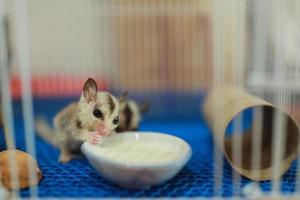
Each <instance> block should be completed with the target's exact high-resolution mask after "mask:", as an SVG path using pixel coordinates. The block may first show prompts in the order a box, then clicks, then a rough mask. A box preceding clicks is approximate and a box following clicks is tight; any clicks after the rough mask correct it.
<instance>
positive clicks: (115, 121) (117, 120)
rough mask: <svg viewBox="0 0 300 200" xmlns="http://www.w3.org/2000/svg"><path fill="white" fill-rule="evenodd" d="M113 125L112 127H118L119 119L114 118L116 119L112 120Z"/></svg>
mask: <svg viewBox="0 0 300 200" xmlns="http://www.w3.org/2000/svg"><path fill="white" fill-rule="evenodd" d="M113 123H114V125H118V124H119V117H116V118H115V119H114V120H113Z"/></svg>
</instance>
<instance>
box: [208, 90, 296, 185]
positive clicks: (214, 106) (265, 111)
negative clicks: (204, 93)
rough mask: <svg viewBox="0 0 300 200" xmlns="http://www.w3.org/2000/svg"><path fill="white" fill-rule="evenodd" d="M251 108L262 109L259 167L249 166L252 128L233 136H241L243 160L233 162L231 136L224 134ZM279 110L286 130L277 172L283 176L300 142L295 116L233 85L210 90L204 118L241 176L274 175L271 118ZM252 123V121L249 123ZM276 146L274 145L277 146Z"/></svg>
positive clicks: (260, 177) (294, 156) (264, 178)
mask: <svg viewBox="0 0 300 200" xmlns="http://www.w3.org/2000/svg"><path fill="white" fill-rule="evenodd" d="M249 108H252V109H254V111H255V109H261V111H262V131H261V132H262V133H261V141H262V146H261V151H260V155H261V162H260V163H259V166H260V167H259V168H256V169H252V166H253V165H252V164H253V163H252V158H253V157H252V152H253V151H252V143H253V140H254V137H253V132H254V131H253V129H254V128H253V127H251V128H250V129H249V130H246V131H245V133H242V134H234V136H235V137H241V141H242V145H243V146H242V149H241V151H242V152H241V155H242V159H241V161H240V162H235V160H234V159H233V156H232V147H233V144H232V141H233V140H232V137H228V136H226V130H227V127H228V125H229V124H230V123H231V122H232V121H233V120H234V118H236V117H237V116H238V114H240V113H242V112H243V111H245V110H246V109H249ZM277 112H278V113H280V115H281V116H282V117H283V119H284V120H286V126H285V130H283V131H282V133H286V140H285V143H284V144H283V145H282V146H283V149H284V153H282V154H283V159H282V160H281V162H280V174H278V176H281V175H283V174H284V173H285V172H286V171H287V170H288V169H289V168H290V165H291V163H292V161H293V160H295V159H296V157H297V152H298V144H299V128H298V125H297V123H296V122H295V121H294V119H293V118H292V117H291V116H290V115H289V114H287V113H286V112H284V111H283V110H281V109H280V108H278V107H276V106H274V105H272V104H270V103H268V102H266V101H264V100H262V99H260V98H258V97H255V96H253V95H250V94H248V93H246V92H243V91H241V90H239V89H237V88H235V87H222V88H217V89H215V90H213V91H212V92H210V94H209V95H208V97H207V98H206V101H205V104H204V113H205V117H206V119H207V121H208V123H209V125H210V126H211V128H212V129H213V131H212V132H213V135H214V137H215V141H216V142H217V145H218V146H219V147H220V149H221V151H222V152H223V153H224V155H225V157H226V159H227V160H228V162H229V163H230V164H231V166H232V167H233V168H234V169H235V170H236V171H237V172H239V173H240V174H242V175H243V176H245V177H247V178H250V179H252V180H256V181H261V180H270V179H272V178H277V177H273V176H272V175H273V168H274V166H273V165H272V164H273V163H272V156H273V155H272V150H273V144H272V143H273V142H272V140H273V139H272V138H273V137H274V132H275V130H273V127H274V126H273V121H274V120H273V118H274V117H275V116H276V114H275V113H277ZM252 126H253V124H252ZM276 148H277V147H276Z"/></svg>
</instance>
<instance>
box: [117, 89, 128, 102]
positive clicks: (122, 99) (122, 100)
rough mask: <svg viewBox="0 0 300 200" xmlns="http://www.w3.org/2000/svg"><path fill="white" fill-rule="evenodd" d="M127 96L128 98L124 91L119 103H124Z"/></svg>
mask: <svg viewBox="0 0 300 200" xmlns="http://www.w3.org/2000/svg"><path fill="white" fill-rule="evenodd" d="M127 96H128V92H127V91H126V92H124V93H123V94H122V96H120V97H119V102H120V103H124V102H125V101H126V99H127Z"/></svg>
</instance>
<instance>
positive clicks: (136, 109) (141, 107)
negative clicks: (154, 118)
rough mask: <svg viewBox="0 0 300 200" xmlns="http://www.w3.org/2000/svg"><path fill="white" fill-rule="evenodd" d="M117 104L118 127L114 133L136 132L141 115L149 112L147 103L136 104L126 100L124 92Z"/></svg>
mask: <svg viewBox="0 0 300 200" xmlns="http://www.w3.org/2000/svg"><path fill="white" fill-rule="evenodd" d="M119 104H120V111H119V112H120V114H119V126H118V127H117V129H116V132H118V133H120V132H125V131H137V130H138V128H139V125H140V122H141V119H142V114H143V113H145V112H147V111H148V110H149V105H148V103H143V104H138V103H137V102H136V101H134V100H132V99H127V92H126V93H124V94H123V95H122V97H120V98H119Z"/></svg>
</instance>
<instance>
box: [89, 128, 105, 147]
mask: <svg viewBox="0 0 300 200" xmlns="http://www.w3.org/2000/svg"><path fill="white" fill-rule="evenodd" d="M90 134H91V136H90V143H92V144H93V145H98V144H101V142H102V141H103V138H102V135H101V134H100V133H99V132H97V131H94V132H91V133H90Z"/></svg>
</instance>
